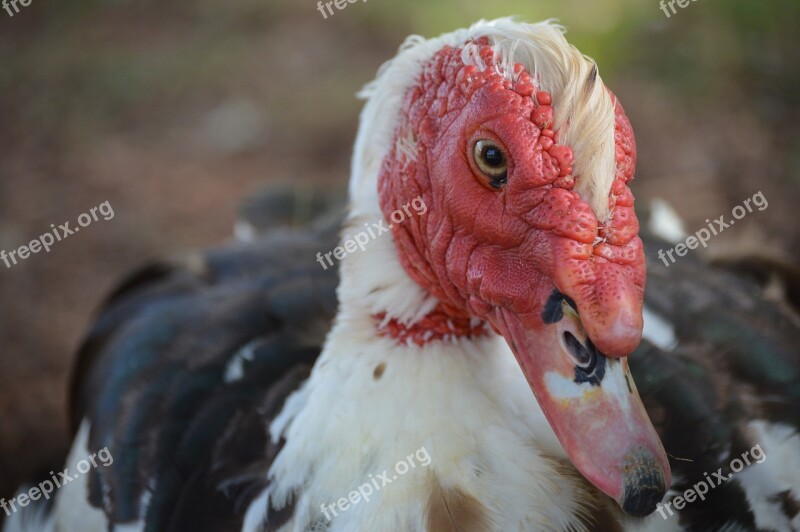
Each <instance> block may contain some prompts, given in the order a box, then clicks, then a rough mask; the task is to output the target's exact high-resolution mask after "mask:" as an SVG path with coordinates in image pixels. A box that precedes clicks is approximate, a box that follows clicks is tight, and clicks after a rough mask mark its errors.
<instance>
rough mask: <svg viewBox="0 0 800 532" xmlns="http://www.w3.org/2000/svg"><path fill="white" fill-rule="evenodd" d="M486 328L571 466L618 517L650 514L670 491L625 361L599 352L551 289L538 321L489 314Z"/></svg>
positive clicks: (568, 304) (509, 314)
mask: <svg viewBox="0 0 800 532" xmlns="http://www.w3.org/2000/svg"><path fill="white" fill-rule="evenodd" d="M490 321H492V323H493V325H494V326H495V327H496V328H497V329H498V330H499V332H500V333H501V334H502V335H503V337H504V338H505V339H506V341H507V342H508V344H509V346H510V347H511V349H512V351H513V352H514V354H515V356H516V358H517V361H518V362H519V365H520V367H521V368H522V371H523V373H524V374H525V377H526V378H527V380H528V383H529V384H530V386H531V388H532V389H533V393H534V395H535V396H536V399H537V400H538V401H539V405H540V406H541V408H542V410H543V411H544V414H545V416H546V417H547V420H548V421H549V422H550V426H551V427H552V428H553V430H554V431H555V434H556V436H557V437H558V440H559V441H560V442H561V445H562V446H563V447H564V450H565V451H566V453H567V455H568V456H569V458H570V460H571V461H572V463H573V464H574V465H575V467H576V468H577V469H578V470H579V471H580V472H581V473H582V474H583V475H584V476H585V477H586V478H587V479H588V480H589V481H590V482H591V483H592V484H594V485H595V486H597V488H599V489H600V490H601V491H602V492H603V493H606V494H607V495H609V496H610V497H612V498H613V499H614V500H616V501H617V503H619V505H620V507H621V508H622V509H623V510H624V511H625V512H626V513H628V514H630V515H633V516H645V515H648V514H650V513H652V512H653V511H654V510H655V508H656V505H657V504H658V503H659V502H660V501H661V500H662V498H663V496H664V494H665V492H666V489H667V487H668V486H669V485H670V480H671V475H670V469H669V462H668V460H667V456H666V453H665V452H664V447H663V446H662V444H661V440H660V439H659V437H658V434H657V433H656V431H655V429H654V427H653V424H652V423H651V421H650V419H649V417H648V415H647V412H646V411H645V409H644V406H643V405H642V401H641V399H640V398H639V394H638V392H637V391H636V385H635V384H634V382H633V378H632V377H631V373H630V370H629V368H628V361H627V358H625V357H609V356H606V355H604V354H603V353H601V352H600V351H599V350H598V349H597V348H596V347H595V346H594V344H593V343H592V341H591V339H590V338H589V337H588V335H587V334H586V331H585V330H584V327H583V324H582V323H581V319H580V317H579V315H578V313H577V311H576V309H575V307H574V306H573V304H571V302H570V301H569V300H568V298H565V297H564V296H562V295H561V294H560V293H559V292H558V291H556V290H554V291H553V292H552V294H551V295H550V297H549V299H548V301H547V303H546V304H545V306H544V308H543V310H542V312H541V313H540V314H538V315H526V316H519V315H517V314H515V313H513V312H512V311H509V310H505V309H501V308H497V309H496V310H495V312H494V315H493V319H490ZM640 332H641V331H640Z"/></svg>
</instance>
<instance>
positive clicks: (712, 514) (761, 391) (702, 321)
mask: <svg viewBox="0 0 800 532" xmlns="http://www.w3.org/2000/svg"><path fill="white" fill-rule="evenodd" d="M669 247H671V246H670V245H668V244H666V243H664V242H660V241H657V240H655V239H649V238H648V239H646V240H645V249H646V256H647V257H648V258H649V259H650V258H654V257H657V256H658V250H659V249H667V248H669ZM645 302H646V305H647V306H648V308H650V309H652V310H654V311H655V312H656V313H658V314H659V315H660V316H662V317H663V318H665V319H666V320H667V321H668V322H669V323H670V324H672V325H673V326H674V327H675V332H676V336H677V339H678V345H677V347H676V348H675V349H674V350H672V351H670V352H665V351H663V350H661V349H659V348H657V347H656V346H654V345H652V344H650V343H648V342H646V341H645V342H643V343H642V345H640V347H639V349H638V350H637V351H636V352H635V353H634V354H633V355H632V356H631V359H630V364H631V370H632V372H633V375H634V379H635V381H636V383H637V388H638V389H639V392H640V394H641V396H642V399H643V401H644V403H645V406H646V408H647V410H648V412H649V413H650V416H651V418H652V419H653V422H654V423H655V425H656V428H657V429H658V431H659V434H660V435H661V437H662V441H663V442H664V447H665V448H666V450H667V453H668V454H669V455H670V456H671V465H672V468H673V473H674V474H675V476H676V478H677V479H678V480H677V481H676V482H674V483H673V489H676V490H681V491H682V490H685V489H687V488H691V487H692V485H693V484H694V483H697V482H699V481H702V480H703V479H704V478H705V474H706V473H708V474H709V475H712V472H714V471H717V470H718V468H720V467H722V469H723V472H724V473H725V474H729V473H730V470H729V469H728V465H729V463H730V461H731V460H732V459H733V458H736V457H739V456H741V454H742V453H743V452H745V451H747V450H749V449H750V448H752V447H753V446H754V445H755V444H757V443H760V442H758V441H756V440H755V438H754V435H753V434H751V433H750V432H749V430H748V428H747V426H746V425H747V423H748V422H750V421H752V420H755V419H763V420H767V421H770V422H777V423H783V424H787V425H791V426H794V427H795V428H800V417H799V416H800V356H799V355H800V352H799V351H798V349H797V341H798V338H800V326H798V323H799V321H798V316H797V314H796V313H795V312H794V311H793V309H792V307H791V306H789V305H780V304H775V303H773V302H770V301H768V300H766V299H765V298H764V297H763V294H762V288H761V287H760V286H759V285H758V284H756V283H754V282H752V281H750V280H748V279H745V278H743V277H741V276H737V275H734V274H733V273H731V272H730V271H727V270H723V269H720V268H710V267H708V266H707V265H706V264H704V263H703V262H702V261H701V260H700V259H699V258H698V257H696V256H693V255H692V254H689V255H687V256H685V257H682V258H680V260H678V261H676V262H675V263H674V264H671V265H670V266H669V267H667V266H665V265H664V264H663V262H660V261H658V260H657V259H655V260H651V261H649V262H648V278H647V289H646V291H645ZM792 515H793V514H792ZM681 524H682V525H684V526H685V527H686V528H687V529H688V530H698V531H699V530H703V531H705V530H720V529H722V528H723V527H725V526H734V527H739V528H740V529H744V530H754V529H755V522H754V516H753V514H752V512H751V511H750V509H749V506H748V504H747V500H746V498H745V495H744V491H743V490H742V488H741V486H740V485H739V484H738V483H735V482H727V483H725V484H723V485H722V486H719V487H718V488H714V489H712V490H710V491H709V493H708V495H707V496H706V500H705V501H699V500H696V501H694V502H692V503H691V504H687V505H686V507H685V508H684V509H683V510H682V511H681Z"/></svg>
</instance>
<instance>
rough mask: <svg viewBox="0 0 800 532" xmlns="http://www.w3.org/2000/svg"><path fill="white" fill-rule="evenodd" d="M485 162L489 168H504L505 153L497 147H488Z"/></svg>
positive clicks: (485, 149)
mask: <svg viewBox="0 0 800 532" xmlns="http://www.w3.org/2000/svg"><path fill="white" fill-rule="evenodd" d="M483 160H484V161H486V164H488V165H489V166H494V167H497V166H502V165H503V152H502V151H500V148H498V147H496V146H487V147H486V148H484V150H483Z"/></svg>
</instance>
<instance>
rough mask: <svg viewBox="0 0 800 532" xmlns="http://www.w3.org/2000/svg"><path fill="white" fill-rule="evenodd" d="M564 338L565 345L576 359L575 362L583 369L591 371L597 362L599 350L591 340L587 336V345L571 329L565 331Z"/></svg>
mask: <svg viewBox="0 0 800 532" xmlns="http://www.w3.org/2000/svg"><path fill="white" fill-rule="evenodd" d="M563 340H564V347H565V348H566V350H567V352H568V353H569V354H570V356H572V358H573V359H574V360H575V364H577V365H578V367H580V368H581V369H583V370H586V371H588V372H591V371H592V369H593V368H594V365H595V364H596V363H597V350H596V349H595V348H594V345H592V342H591V340H589V339H588V338H587V339H586V343H587V345H584V344H582V343H581V342H580V340H578V339H577V338H576V337H575V335H574V334H572V333H571V332H570V331H564V334H563Z"/></svg>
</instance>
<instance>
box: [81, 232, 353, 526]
mask: <svg viewBox="0 0 800 532" xmlns="http://www.w3.org/2000/svg"><path fill="white" fill-rule="evenodd" d="M337 232H338V217H336V218H327V219H324V220H322V221H320V222H318V223H317V224H316V225H314V226H313V227H312V228H310V229H308V230H306V231H290V230H280V231H276V232H272V233H270V234H267V235H265V236H263V237H260V238H258V240H257V241H255V242H252V243H249V244H232V245H229V246H226V247H224V248H222V249H217V250H212V251H209V252H207V253H204V254H200V255H196V256H191V257H189V258H187V259H185V260H182V261H176V262H174V263H172V264H158V265H153V266H149V267H147V268H145V269H144V270H142V271H140V272H139V273H138V274H136V275H135V276H134V277H133V278H131V280H129V281H128V282H126V283H125V284H123V286H122V287H121V288H120V289H118V290H117V291H116V292H115V294H114V295H113V296H112V297H111V299H110V301H109V302H108V303H107V305H106V307H105V309H104V311H103V312H102V313H101V315H100V317H99V318H98V320H97V322H96V324H95V326H94V327H93V328H92V330H91V332H90V333H89V335H88V336H87V339H86V341H85V343H84V345H83V348H82V350H81V352H80V356H79V363H78V366H77V367H78V371H77V372H76V374H75V379H74V384H73V405H74V409H75V413H74V417H73V423H74V424H75V426H77V425H78V424H79V423H80V421H81V420H82V419H88V421H89V423H90V425H91V432H90V436H89V448H90V449H91V450H95V451H96V450H99V449H102V448H104V447H108V448H109V450H110V452H111V454H112V456H114V458H115V460H114V463H113V464H112V465H111V466H109V467H107V468H97V469H94V470H92V472H91V476H90V502H91V503H92V504H93V505H94V506H96V507H99V508H103V509H104V511H105V512H106V514H107V515H108V516H109V518H110V519H111V520H112V521H113V522H115V523H127V522H132V521H135V520H137V519H140V518H144V519H145V524H146V530H158V531H162V530H176V531H177V530H187V528H186V527H187V526H189V527H190V529H191V530H197V531H204V530H208V531H212V530H230V529H232V528H236V527H237V526H240V525H241V519H242V517H243V513H244V509H245V508H246V506H247V504H248V503H249V501H250V500H251V499H252V498H253V497H254V496H255V495H256V494H257V493H258V492H259V491H260V490H261V489H263V488H264V486H265V482H266V478H265V474H264V472H265V471H266V470H267V469H268V467H269V463H270V462H271V461H272V459H273V458H274V455H275V454H276V452H277V449H276V448H275V447H276V446H274V445H272V444H270V442H268V439H267V434H266V428H267V426H268V424H269V421H270V419H271V418H272V417H274V416H275V415H277V413H278V412H279V411H280V408H281V407H282V405H283V401H284V400H285V398H286V396H287V395H288V394H289V393H291V392H292V391H293V390H294V389H295V388H296V387H297V386H298V385H299V384H300V383H301V382H302V381H303V380H304V379H305V378H306V377H307V375H308V372H309V371H310V367H311V365H312V364H313V362H314V360H315V359H316V357H317V356H318V354H319V350H320V347H321V345H322V341H323V339H324V335H325V333H326V332H327V330H328V329H329V327H330V323H331V320H332V318H333V315H334V312H335V309H336V297H335V289H336V285H337V281H338V279H337V275H336V271H335V270H334V269H333V268H329V269H327V270H323V269H322V268H321V267H320V265H319V264H318V263H317V262H316V260H315V257H316V254H317V252H318V251H323V252H324V251H326V250H329V249H332V248H333V247H335V245H336V236H337ZM235 368H238V369H239V371H234V369H235ZM143 497H146V498H147V499H148V504H147V506H146V508H143V507H142V505H141V501H142V499H143Z"/></svg>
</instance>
